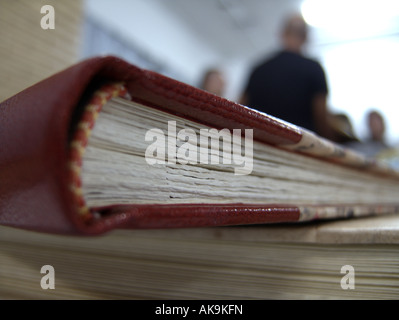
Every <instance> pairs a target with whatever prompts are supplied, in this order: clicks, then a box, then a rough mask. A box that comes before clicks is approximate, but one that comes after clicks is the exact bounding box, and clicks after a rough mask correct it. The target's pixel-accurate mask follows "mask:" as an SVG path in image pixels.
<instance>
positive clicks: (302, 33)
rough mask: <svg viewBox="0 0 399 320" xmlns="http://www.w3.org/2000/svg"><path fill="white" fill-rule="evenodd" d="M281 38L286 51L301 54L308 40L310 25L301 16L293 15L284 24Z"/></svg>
mask: <svg viewBox="0 0 399 320" xmlns="http://www.w3.org/2000/svg"><path fill="white" fill-rule="evenodd" d="M281 36H282V41H283V46H284V47H285V49H287V50H291V51H297V52H300V51H301V50H302V47H303V45H304V44H305V43H306V41H307V39H308V25H307V24H306V22H305V20H304V19H303V17H302V16H301V15H300V14H294V15H291V16H289V17H288V18H287V19H286V20H285V21H284V23H283V26H282V32H281Z"/></svg>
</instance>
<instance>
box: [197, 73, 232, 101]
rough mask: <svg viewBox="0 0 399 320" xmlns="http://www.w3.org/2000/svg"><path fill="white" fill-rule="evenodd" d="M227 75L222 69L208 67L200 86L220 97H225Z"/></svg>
mask: <svg viewBox="0 0 399 320" xmlns="http://www.w3.org/2000/svg"><path fill="white" fill-rule="evenodd" d="M225 86H226V83H225V77H224V74H223V73H222V71H221V70H219V69H216V68H212V69H208V70H207V71H206V72H205V73H204V76H203V78H202V80H201V83H200V88H201V89H203V90H205V91H207V92H210V93H213V94H215V95H217V96H219V97H223V95H224V91H225Z"/></svg>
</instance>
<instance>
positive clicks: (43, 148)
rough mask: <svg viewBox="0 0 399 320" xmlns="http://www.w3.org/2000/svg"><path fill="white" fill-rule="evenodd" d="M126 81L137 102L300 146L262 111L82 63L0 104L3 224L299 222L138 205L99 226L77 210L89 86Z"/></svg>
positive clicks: (118, 68)
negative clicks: (72, 157)
mask: <svg viewBox="0 0 399 320" xmlns="http://www.w3.org/2000/svg"><path fill="white" fill-rule="evenodd" d="M100 81H124V82H125V84H126V87H127V89H128V91H129V93H130V95H131V96H132V100H135V101H138V102H141V103H145V104H147V105H149V106H152V107H154V108H159V109H162V110H164V111H168V112H171V113H174V114H177V115H180V116H182V117H186V118H188V119H191V120H194V121H197V122H200V123H203V124H206V125H209V126H211V127H214V128H231V129H233V128H234V129H245V128H248V129H253V130H254V139H257V140H259V141H262V142H265V143H268V144H273V145H274V144H278V145H282V144H286V145H289V144H295V143H298V142H299V141H300V139H301V131H300V130H297V129H296V128H295V127H294V126H290V125H288V124H286V123H284V122H281V121H279V120H277V119H274V118H272V117H269V116H267V115H265V114H262V113H259V112H256V111H254V110H251V109H249V108H246V107H244V106H242V105H239V104H236V103H234V102H231V101H228V100H226V99H223V98H219V97H217V96H214V95H212V94H210V93H207V92H204V91H202V90H199V89H197V88H194V87H192V86H189V85H187V84H184V83H181V82H178V81H175V80H173V79H170V78H167V77H165V76H162V75H160V74H157V73H154V72H151V71H148V70H143V69H140V68H137V67H135V66H133V65H131V64H129V63H127V62H125V61H123V60H121V59H119V58H116V57H112V56H108V57H98V58H92V59H89V60H85V61H83V62H81V63H79V64H77V65H74V66H72V67H70V68H68V69H66V70H64V71H61V72H60V73H57V74H55V75H54V76H52V77H50V78H48V79H45V80H43V81H41V82H39V83H37V84H35V85H33V86H32V87H29V88H27V89H25V90H24V91H22V92H20V93H18V94H16V95H15V96H13V97H11V98H9V99H8V100H6V101H4V102H3V103H1V104H0V224H2V225H7V226H12V227H17V228H24V229H29V230H35V231H40V232H50V233H61V234H80V235H82V234H86V235H94V234H101V233H103V232H106V231H109V230H112V229H114V228H163V227H164V228H166V227H168V228H170V227H197V226H221V225H239V224H254V223H268V222H283V221H284V222H285V221H297V220H298V218H299V210H298V209H297V208H295V207H290V206H288V207H284V206H270V205H268V206H260V205H243V204H232V205H214V204H212V205H207V204H191V205H151V204H148V205H138V206H115V207H113V208H105V209H103V212H102V214H101V218H99V219H97V220H96V221H94V222H91V223H86V222H84V221H82V220H81V219H80V218H79V216H78V215H77V214H76V212H75V211H74V206H73V205H72V194H71V192H70V190H69V189H68V179H69V178H70V177H69V176H68V174H69V173H68V170H67V169H66V167H67V154H68V130H69V129H70V126H71V121H72V115H73V113H74V111H75V110H76V108H77V106H78V105H79V102H80V101H81V100H82V98H83V96H84V95H85V94H86V93H87V89H88V88H89V87H90V86H91V85H92V84H93V83H96V82H100Z"/></svg>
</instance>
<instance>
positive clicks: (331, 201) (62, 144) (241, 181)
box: [0, 56, 399, 235]
mask: <svg viewBox="0 0 399 320" xmlns="http://www.w3.org/2000/svg"><path fill="white" fill-rule="evenodd" d="M398 178H399V174H398V172H396V171H394V170H392V169H390V168H389V167H388V166H387V165H385V164H383V163H381V162H378V161H376V160H374V159H368V158H365V157H363V156H362V155H360V154H357V153H356V152H353V151H351V150H349V149H345V148H343V147H342V146H339V145H337V144H334V143H332V142H330V141H328V140H325V139H323V138H321V137H318V136H317V135H315V134H314V133H312V132H309V131H307V130H305V129H303V128H300V127H297V126H295V125H293V124H290V123H287V122H284V121H282V120H279V119H276V118H274V117H272V116H269V115H267V114H265V113H261V112H258V111H256V110H253V109H250V108H248V107H245V106H243V105H240V104H237V103H235V102H232V101H229V100H226V99H224V98H221V97H218V96H215V95H213V94H211V93H208V92H205V91H203V90H200V89H198V88H195V87H193V86H190V85H188V84H184V83H182V82H179V81H177V80H174V79H171V78H168V77H166V76H163V75H161V74H158V73H156V72H153V71H149V70H144V69H141V68H138V67H136V66H134V65H131V64H129V63H127V62H126V61H123V60H121V59H119V58H116V57H112V56H108V57H97V58H92V59H89V60H85V61H83V62H81V63H79V64H77V65H74V66H72V67H70V68H68V69H66V70H64V71H61V72H59V73H57V74H55V75H53V76H52V77H50V78H48V79H45V80H43V81H41V82H39V83H37V84H35V85H33V86H31V87H29V88H27V89H25V90H24V91H22V92H20V93H18V94H16V95H15V96H13V97H11V98H9V99H8V100H6V101H4V102H2V103H1V104H0V224H2V225H6V226H12V227H17V228H23V229H29V230H35V231H40V232H50V233H61V234H76V235H78V234H84V235H96V234H102V233H104V232H106V231H109V230H112V229H126V228H186V227H205V226H207V227H210V226H227V225H249V224H265V223H276V222H284V223H292V222H307V221H313V220H320V219H338V218H351V217H359V216H364V215H372V214H384V213H396V212H398V210H399V201H398V200H397V194H398V191H399V179H398Z"/></svg>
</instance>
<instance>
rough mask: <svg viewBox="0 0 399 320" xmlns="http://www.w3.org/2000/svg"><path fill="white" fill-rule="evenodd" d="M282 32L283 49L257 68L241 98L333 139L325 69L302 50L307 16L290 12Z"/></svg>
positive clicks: (244, 102) (253, 105)
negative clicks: (304, 17)
mask: <svg viewBox="0 0 399 320" xmlns="http://www.w3.org/2000/svg"><path fill="white" fill-rule="evenodd" d="M280 34H281V44H282V48H281V50H279V51H278V52H277V53H275V54H274V55H272V56H271V57H269V58H268V59H267V60H266V61H265V62H263V63H261V64H260V65H258V66H256V67H255V68H254V69H253V71H252V72H251V74H250V77H249V80H248V83H247V85H246V87H245V90H244V93H243V95H242V97H241V99H240V101H239V102H240V103H241V104H244V105H247V106H249V107H251V108H253V109H257V110H259V111H262V112H265V113H267V114H270V115H272V116H275V117H277V118H280V119H282V120H285V121H288V122H290V123H293V124H295V125H298V126H301V127H303V128H306V129H308V130H311V131H313V132H316V133H317V134H319V135H320V136H323V137H325V138H328V139H332V138H333V130H332V128H331V126H330V125H329V113H328V108H327V94H328V86H327V82H326V77H325V73H324V70H323V68H322V67H321V65H320V64H319V63H318V62H317V61H315V60H312V59H310V58H307V57H305V56H304V55H303V53H302V51H303V48H304V46H305V44H306V43H307V40H308V26H307V24H306V22H305V20H304V19H303V17H302V16H301V15H293V16H290V17H289V18H288V19H287V20H286V21H285V22H284V24H283V27H282V30H281V33H280Z"/></svg>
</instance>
